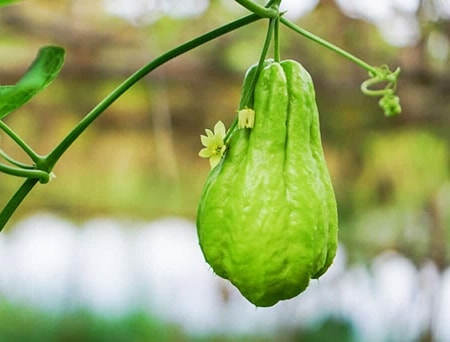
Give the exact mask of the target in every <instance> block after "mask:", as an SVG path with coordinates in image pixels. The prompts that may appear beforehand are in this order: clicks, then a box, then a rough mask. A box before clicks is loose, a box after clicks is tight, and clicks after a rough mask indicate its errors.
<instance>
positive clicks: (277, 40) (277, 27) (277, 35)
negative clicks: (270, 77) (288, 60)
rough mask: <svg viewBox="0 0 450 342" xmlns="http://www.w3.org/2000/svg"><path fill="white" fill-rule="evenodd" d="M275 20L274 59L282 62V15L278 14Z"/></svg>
mask: <svg viewBox="0 0 450 342" xmlns="http://www.w3.org/2000/svg"><path fill="white" fill-rule="evenodd" d="M274 20H275V30H274V37H273V59H274V60H275V62H277V63H280V61H281V54H280V16H277V17H276V19H274Z"/></svg>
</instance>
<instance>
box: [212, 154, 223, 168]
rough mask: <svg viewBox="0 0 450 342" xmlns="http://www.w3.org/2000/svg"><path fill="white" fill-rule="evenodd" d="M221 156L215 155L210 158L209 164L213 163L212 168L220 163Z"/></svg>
mask: <svg viewBox="0 0 450 342" xmlns="http://www.w3.org/2000/svg"><path fill="white" fill-rule="evenodd" d="M220 159H221V157H220V156H219V155H214V156H212V157H211V158H209V165H211V169H213V168H214V167H215V166H216V165H217V164H219V162H220Z"/></svg>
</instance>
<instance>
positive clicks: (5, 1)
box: [0, 0, 18, 6]
mask: <svg viewBox="0 0 450 342" xmlns="http://www.w3.org/2000/svg"><path fill="white" fill-rule="evenodd" d="M17 1H18V0H0V6H5V5H9V4H11V3H13V2H17Z"/></svg>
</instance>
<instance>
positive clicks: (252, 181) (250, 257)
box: [197, 60, 338, 306]
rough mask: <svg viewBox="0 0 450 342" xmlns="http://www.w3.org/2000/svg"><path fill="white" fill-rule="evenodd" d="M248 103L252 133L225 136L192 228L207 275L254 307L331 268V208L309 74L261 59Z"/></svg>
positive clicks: (292, 291)
mask: <svg viewBox="0 0 450 342" xmlns="http://www.w3.org/2000/svg"><path fill="white" fill-rule="evenodd" d="M255 72H256V67H255V66H254V67H252V68H250V69H249V71H248V72H247V75H246V78H245V80H244V85H243V89H245V88H246V87H249V83H250V78H251V76H252V75H253V74H254V73H255ZM252 104H253V107H252V108H253V109H254V111H255V122H254V127H253V128H251V129H249V128H242V129H236V130H235V131H234V132H233V133H232V135H231V139H230V143H229V146H228V147H227V152H226V153H225V155H224V157H223V158H222V159H221V161H220V163H219V164H218V165H217V166H216V167H215V168H213V169H212V170H211V172H210V174H209V176H208V179H207V181H206V184H205V187H204V189H203V193H202V197H201V200H200V203H199V207H198V212H197V230H198V237H199V242H200V246H201V249H202V251H203V254H204V256H205V259H206V261H207V262H208V263H209V264H210V265H211V267H212V268H213V270H214V272H215V273H216V274H217V275H219V276H220V277H223V278H226V279H229V280H230V281H231V282H232V283H233V284H234V285H235V286H236V287H237V288H238V289H239V290H240V292H241V293H242V295H243V296H244V297H246V298H247V299H248V300H249V301H250V302H252V303H253V304H255V305H256V306H272V305H274V304H276V303H277V302H278V301H280V300H284V299H289V298H292V297H295V296H297V295H298V294H299V293H301V292H302V291H304V290H305V289H306V287H307V286H308V284H309V281H310V279H312V278H319V277H320V276H321V275H322V274H323V273H324V272H325V271H326V270H327V269H328V267H329V266H330V265H331V263H332V262H333V259H334V256H335V254H336V248H337V230H338V229H337V209H336V200H335V196H334V192H333V188H332V184H331V180H330V177H329V174H328V170H327V166H326V163H325V159H324V155H323V150H322V144H321V139H320V131H319V117H318V110H317V105H316V101H315V92H314V87H313V83H312V80H311V76H310V75H309V73H308V72H307V71H306V70H305V69H304V68H303V66H301V65H300V64H299V63H297V62H295V61H291V60H288V61H283V62H281V63H277V62H272V61H268V62H266V64H265V67H264V69H263V70H262V71H261V73H260V75H259V77H258V80H257V83H256V87H255V90H254V94H253V98H252Z"/></svg>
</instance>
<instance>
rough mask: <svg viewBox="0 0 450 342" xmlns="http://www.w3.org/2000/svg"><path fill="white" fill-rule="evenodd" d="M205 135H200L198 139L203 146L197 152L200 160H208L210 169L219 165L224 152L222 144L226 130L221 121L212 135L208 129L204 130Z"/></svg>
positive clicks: (224, 147) (224, 148) (224, 146)
mask: <svg viewBox="0 0 450 342" xmlns="http://www.w3.org/2000/svg"><path fill="white" fill-rule="evenodd" d="M205 132H206V135H201V136H200V139H201V141H202V144H203V146H205V148H202V149H201V150H200V152H199V154H198V155H199V156H200V157H202V158H209V164H210V165H211V169H212V168H214V166H216V165H217V164H219V162H220V159H221V158H222V156H223V154H224V153H225V150H226V148H227V147H226V145H225V143H224V141H223V140H224V139H225V135H226V129H225V125H224V124H223V122H222V121H218V122H217V123H216V125H215V126H214V133H213V132H212V131H211V130H210V129H205Z"/></svg>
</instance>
